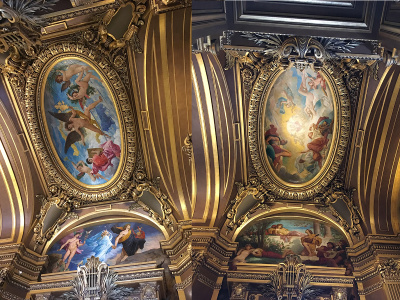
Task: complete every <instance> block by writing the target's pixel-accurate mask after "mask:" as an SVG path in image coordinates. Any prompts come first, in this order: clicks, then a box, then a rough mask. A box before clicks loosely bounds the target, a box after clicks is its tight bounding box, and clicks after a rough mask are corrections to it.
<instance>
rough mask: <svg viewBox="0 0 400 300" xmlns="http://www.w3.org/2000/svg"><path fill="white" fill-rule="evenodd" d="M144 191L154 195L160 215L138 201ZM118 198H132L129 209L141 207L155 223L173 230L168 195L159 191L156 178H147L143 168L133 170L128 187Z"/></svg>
mask: <svg viewBox="0 0 400 300" xmlns="http://www.w3.org/2000/svg"><path fill="white" fill-rule="evenodd" d="M144 191H149V192H151V193H152V194H153V195H154V196H155V197H156V199H157V200H158V202H159V203H160V204H161V209H162V211H163V215H162V216H160V215H159V214H158V213H156V212H155V211H154V210H153V209H151V208H150V207H148V206H147V205H146V204H144V203H143V202H142V201H140V197H141V196H142V195H143V192H144ZM120 199H121V200H122V201H129V200H132V201H133V203H132V204H131V205H130V206H129V210H135V209H136V208H138V207H141V208H143V210H144V211H146V212H147V213H148V214H149V216H150V217H151V218H153V219H154V220H156V221H157V223H159V224H160V225H163V226H165V227H166V228H169V229H170V230H171V231H172V232H174V231H175V223H176V222H175V218H174V217H173V215H172V207H171V205H170V204H169V203H168V202H169V200H168V196H166V195H165V194H163V193H162V192H161V191H160V188H159V186H158V180H154V181H150V180H148V179H147V178H146V174H145V173H144V172H143V170H138V171H136V172H135V174H134V175H133V178H132V181H131V183H130V185H129V187H128V188H127V190H126V191H124V193H123V194H122V195H121V197H120Z"/></svg>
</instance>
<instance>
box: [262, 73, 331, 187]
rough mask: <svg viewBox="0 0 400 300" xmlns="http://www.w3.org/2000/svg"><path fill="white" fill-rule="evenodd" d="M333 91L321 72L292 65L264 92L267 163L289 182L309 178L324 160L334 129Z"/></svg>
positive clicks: (303, 180)
mask: <svg viewBox="0 0 400 300" xmlns="http://www.w3.org/2000/svg"><path fill="white" fill-rule="evenodd" d="M334 120H335V118H334V104H333V98H332V92H331V90H330V88H329V85H328V84H327V82H326V80H325V78H324V76H323V75H322V72H315V71H313V70H312V69H310V68H306V69H304V70H300V69H296V68H294V67H292V68H290V69H288V70H286V71H284V72H283V73H282V74H280V75H279V76H278V78H277V80H276V81H275V82H274V84H273V86H272V89H271V91H270V92H269V94H268V96H267V101H266V108H265V119H264V136H265V148H266V155H267V160H268V162H269V165H270V166H271V168H272V170H273V171H274V173H275V174H276V175H277V176H278V177H279V178H280V179H282V180H283V181H285V182H288V183H305V182H307V181H310V180H312V179H313V178H314V177H315V176H316V175H317V174H318V172H319V171H320V170H321V169H322V167H323V165H324V164H325V161H326V158H327V156H328V154H329V150H330V148H331V143H332V132H333V129H334Z"/></svg>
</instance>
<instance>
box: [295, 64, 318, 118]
mask: <svg viewBox="0 0 400 300" xmlns="http://www.w3.org/2000/svg"><path fill="white" fill-rule="evenodd" d="M301 78H302V80H301V84H300V87H299V90H298V92H299V94H300V95H303V96H305V97H306V105H305V108H304V111H305V112H306V114H307V115H308V116H309V117H310V118H311V119H312V118H313V117H314V116H315V115H316V114H317V112H316V111H315V109H314V106H315V103H316V102H317V100H318V99H315V97H314V94H313V93H312V92H311V91H310V90H309V89H308V88H307V78H308V77H307V76H306V71H305V70H304V71H303V74H302V76H301ZM310 88H311V87H310Z"/></svg>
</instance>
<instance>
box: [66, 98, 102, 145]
mask: <svg viewBox="0 0 400 300" xmlns="http://www.w3.org/2000/svg"><path fill="white" fill-rule="evenodd" d="M102 101H103V99H102V98H101V97H99V100H97V101H95V102H93V103H92V104H90V105H88V107H86V108H85V110H84V112H83V113H84V115H85V116H86V118H75V116H76V115H77V112H76V110H75V109H74V108H73V107H72V106H70V107H69V108H70V109H71V112H72V114H71V116H70V117H69V120H68V122H66V123H65V129H67V130H68V131H75V132H77V133H78V134H79V136H80V138H81V141H82V144H83V145H85V137H84V135H83V133H82V132H81V130H80V128H82V127H83V128H86V129H89V130H91V131H94V132H96V133H98V134H100V135H104V136H106V137H110V136H109V135H108V134H105V133H104V132H103V131H101V130H100V129H99V128H97V127H96V126H94V125H93V124H92V123H91V122H90V120H91V119H92V118H91V115H90V111H91V110H92V109H93V108H95V107H96V106H97V105H98V104H99V103H100V102H102Z"/></svg>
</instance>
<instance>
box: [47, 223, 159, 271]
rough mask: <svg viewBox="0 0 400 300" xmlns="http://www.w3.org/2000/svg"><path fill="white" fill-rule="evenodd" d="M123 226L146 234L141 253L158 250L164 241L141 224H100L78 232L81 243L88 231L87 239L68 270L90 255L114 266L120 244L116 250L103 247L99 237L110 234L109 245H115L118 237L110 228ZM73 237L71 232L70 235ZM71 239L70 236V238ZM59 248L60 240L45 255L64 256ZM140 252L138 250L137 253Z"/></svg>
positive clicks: (155, 231)
mask: <svg viewBox="0 0 400 300" xmlns="http://www.w3.org/2000/svg"><path fill="white" fill-rule="evenodd" d="M125 224H130V225H131V229H133V230H134V231H135V232H136V233H137V232H138V230H137V226H139V227H141V228H142V230H143V231H144V232H145V234H146V243H145V244H144V248H143V250H141V252H146V251H148V250H151V249H158V248H160V241H161V240H163V239H164V235H163V234H162V233H161V232H160V231H159V230H158V229H156V228H154V227H152V226H150V225H146V224H142V223H137V222H124V223H108V224H102V225H96V226H91V227H87V228H84V229H81V230H78V232H79V231H82V230H83V231H82V237H81V240H82V242H83V239H84V238H85V236H86V234H87V233H88V232H89V231H90V233H89V235H88V237H87V239H86V244H85V245H83V246H81V247H79V249H80V250H82V253H81V254H75V256H74V257H73V259H72V261H71V264H70V266H69V270H76V268H77V264H78V263H79V262H81V261H83V262H85V259H88V258H90V257H91V256H92V255H94V256H100V255H101V254H104V257H103V258H104V261H105V262H106V263H108V264H109V265H113V264H115V258H116V256H117V255H118V254H119V253H121V250H122V244H118V247H117V248H116V249H112V248H110V247H108V246H107V247H106V248H105V246H104V243H103V242H104V241H103V242H100V236H101V233H102V232H103V230H107V231H109V232H110V233H111V235H112V237H111V243H112V244H113V245H114V243H115V238H116V237H117V236H118V235H117V234H115V233H113V232H112V231H111V227H112V226H114V225H117V226H118V227H122V226H124V225H125ZM71 235H73V232H72V233H71ZM71 237H72V236H71ZM60 247H61V242H60V240H59V241H58V242H56V243H55V244H54V245H53V246H52V247H51V249H50V250H49V251H48V252H47V254H48V255H49V254H61V255H63V256H64V254H65V252H66V251H65V250H61V251H58V250H59V249H60ZM138 252H140V250H139V251H138Z"/></svg>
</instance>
